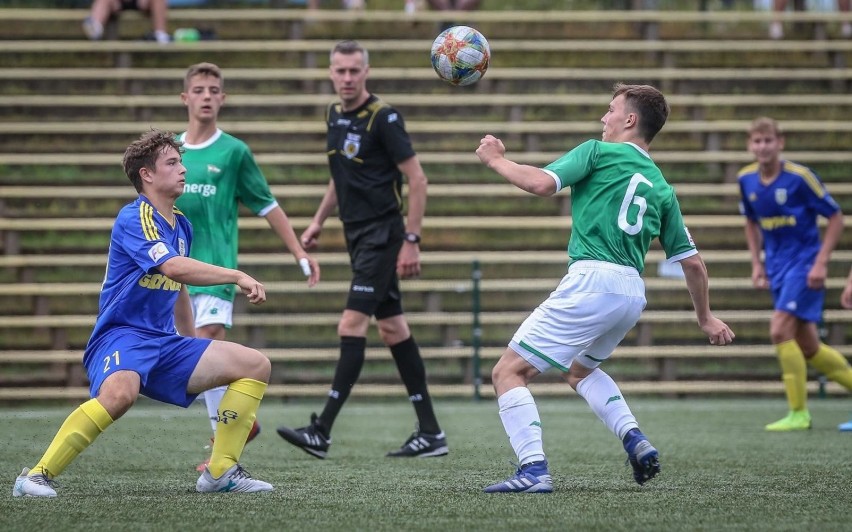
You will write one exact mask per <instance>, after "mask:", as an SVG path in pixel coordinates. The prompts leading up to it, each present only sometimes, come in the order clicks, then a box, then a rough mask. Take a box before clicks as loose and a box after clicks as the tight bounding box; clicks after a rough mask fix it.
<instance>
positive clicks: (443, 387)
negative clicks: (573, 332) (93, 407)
mask: <svg viewBox="0 0 852 532" xmlns="http://www.w3.org/2000/svg"><path fill="white" fill-rule="evenodd" d="M618 385H619V388H620V389H621V390H622V391H623V392H624V393H627V394H631V395H639V394H642V395H669V396H683V395H688V396H701V395H703V396H719V395H742V396H755V395H771V396H776V397H778V398H779V400H780V399H781V398H782V397H783V393H784V392H783V388H782V386H781V384H780V383H778V382H760V381H731V380H724V381H708V380H705V381H666V382H663V381H621V382H619V384H618ZM819 387H820V385H819V383H816V382H811V383H809V385H808V391H809V392H810V393H812V394H816V393H817V392H818V390H819ZM530 390H531V391H532V392H533V393H534V394H535V395H536V397H545V396H547V397H553V396H560V397H564V396H567V395H571V394H572V393H573V392H572V391H571V389H570V388H569V387H568V385H566V384H550V383H548V384H545V383H532V384H531V385H530ZM825 393H827V394H829V395H831V396H843V395H844V394H847V393H848V392H847V391H846V389H845V388H842V387H841V386H840V385H838V384H835V383H833V382H830V383H828V385H827V386H826V387H825ZM429 394H430V395H432V396H433V397H473V396H474V387H473V386H472V385H470V384H432V385H430V386H429ZM327 395H328V385H327V384H286V385H284V384H272V385H270V386H269V387H267V389H266V393H265V394H264V397H266V398H271V397H280V398H304V397H310V398H321V397H326V396H327ZM479 395H480V396H481V397H482V398H493V397H494V391H493V389H492V388H491V387H490V386H483V387H481V388H480V391H479ZM405 396H406V392H405V388H404V387H402V385H385V384H359V385H358V386H357V387H355V388H354V389H353V391H352V395H351V397H353V398H359V397H372V398H378V397H405ZM88 398H89V389H88V388H87V387H83V386H73V387H45V388H42V387H31V388H25V387H8V388H6V387H4V388H0V401H3V402H7V401H8V402H13V401H14V402H23V401H45V400H69V401H70V400H74V401H82V400H86V399H88Z"/></svg>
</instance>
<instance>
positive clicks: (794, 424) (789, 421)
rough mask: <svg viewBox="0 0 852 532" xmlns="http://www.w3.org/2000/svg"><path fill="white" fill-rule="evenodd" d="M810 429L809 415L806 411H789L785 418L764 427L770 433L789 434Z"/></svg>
mask: <svg viewBox="0 0 852 532" xmlns="http://www.w3.org/2000/svg"><path fill="white" fill-rule="evenodd" d="M810 428H811V414H810V412H808V411H807V410H791V411H790V413H789V414H787V416H786V417H784V418H781V419H779V420H778V421H776V422H775V423H770V424H769V425H766V430H768V431H770V432H789V431H791V430H808V429H810Z"/></svg>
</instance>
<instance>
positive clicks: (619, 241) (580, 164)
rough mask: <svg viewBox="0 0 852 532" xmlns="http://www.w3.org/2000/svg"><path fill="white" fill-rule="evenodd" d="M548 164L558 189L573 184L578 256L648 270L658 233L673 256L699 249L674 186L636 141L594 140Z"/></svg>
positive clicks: (573, 245) (571, 246)
mask: <svg viewBox="0 0 852 532" xmlns="http://www.w3.org/2000/svg"><path fill="white" fill-rule="evenodd" d="M543 170H544V171H545V172H547V173H548V174H550V175H551V176H552V177H553V178H554V180H556V187H557V189H558V190H561V189H562V188H564V187H571V204H572V220H573V225H572V230H571V239H570V240H569V242H568V255H569V256H570V258H571V260H572V261H577V260H599V261H605V262H611V263H613V264H621V265H624V266H632V267H634V268H636V270H638V271H639V272H642V270H643V269H644V268H645V255H646V254H647V253H648V249H649V247H650V246H651V241H652V240H654V239H655V238H657V237H660V243H661V244H662V246H663V249H664V250H665V252H666V257H667V258H668V259H669V260H670V261H675V260H682V259H685V258H686V257H689V256H691V255H694V254H696V253H698V250H697V249H696V248H695V244H694V243H693V241H692V237H691V236H690V234H689V230H688V229H687V228H686V226H685V225H684V223H683V215H682V214H681V212H680V205H679V204H678V201H677V197H676V196H675V193H674V189H673V188H672V187H671V185H669V184H668V182H666V180H665V178H664V177H663V174H662V172H660V169H659V168H657V165H656V164H654V161H652V160H651V157H650V156H649V155H648V153H647V152H645V150H643V149H642V148H640V147H638V146H636V145H635V144H632V143H626V142H618V143H615V142H602V141H599V140H589V141H586V142H584V143H583V144H580V145H579V146H577V147H576V148H574V149H573V150H571V151H570V152H568V153H566V154H565V155H563V156H562V157H561V158H559V159H557V160H556V161H554V162H552V163H550V164H549V165H547V166H546V167H545V168H543Z"/></svg>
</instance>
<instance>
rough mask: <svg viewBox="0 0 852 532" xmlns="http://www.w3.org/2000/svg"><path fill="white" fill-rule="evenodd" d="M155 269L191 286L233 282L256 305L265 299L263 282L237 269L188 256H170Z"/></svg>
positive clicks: (173, 279)
mask: <svg viewBox="0 0 852 532" xmlns="http://www.w3.org/2000/svg"><path fill="white" fill-rule="evenodd" d="M157 269H159V270H160V273H162V274H163V275H165V276H166V277H168V278H169V279H171V280H172V281H177V282H179V283H182V284H188V285H192V286H212V285H217V284H235V285H237V286H239V288H240V291H242V293H243V294H245V295H246V296H248V299H249V302H251V303H254V304H255V305H258V304H260V303H263V302H264V301H266V290H265V289H264V287H263V284H261V283H260V282H258V281H257V280H255V279H253V278H252V277H251V276H249V275H247V274H245V273H243V272H241V271H239V270H232V269H230V268H223V267H221V266H214V265H213V264H207V263H206V262H201V261H198V260H195V259H191V258H189V257H172V258H170V259H168V260H167V261H165V262H164V263H162V264H160V266H159V267H158V268H157Z"/></svg>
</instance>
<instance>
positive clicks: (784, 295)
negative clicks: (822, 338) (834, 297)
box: [769, 265, 825, 323]
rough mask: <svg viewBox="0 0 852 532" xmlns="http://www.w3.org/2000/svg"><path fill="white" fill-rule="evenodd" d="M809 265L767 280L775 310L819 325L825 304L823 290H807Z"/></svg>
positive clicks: (794, 268)
mask: <svg viewBox="0 0 852 532" xmlns="http://www.w3.org/2000/svg"><path fill="white" fill-rule="evenodd" d="M808 271H810V265H801V266H795V267H793V268H790V269H789V270H787V271H785V272H783V273H782V274H779V275H775V276H773V277H771V278H770V279H769V286H770V288H771V289H772V299H773V301H774V302H775V310H777V311H779V312H786V313H787V314H792V315H793V316H795V317H797V318H799V319H800V320H802V321H807V322H811V323H819V322H820V320H821V319H822V308H823V305H824V304H825V289H824V288H821V289H819V290H812V289H810V288H808Z"/></svg>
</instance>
